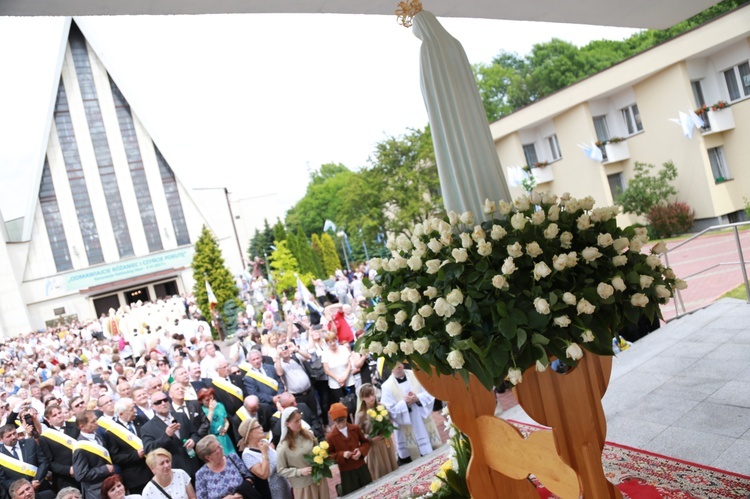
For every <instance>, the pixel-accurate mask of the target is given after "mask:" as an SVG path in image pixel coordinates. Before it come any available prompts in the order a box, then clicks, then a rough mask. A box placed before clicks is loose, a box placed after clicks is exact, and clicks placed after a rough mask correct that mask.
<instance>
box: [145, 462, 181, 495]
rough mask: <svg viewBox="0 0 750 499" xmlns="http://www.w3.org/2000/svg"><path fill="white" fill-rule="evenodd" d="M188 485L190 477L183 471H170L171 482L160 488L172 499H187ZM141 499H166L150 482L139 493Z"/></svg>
mask: <svg viewBox="0 0 750 499" xmlns="http://www.w3.org/2000/svg"><path fill="white" fill-rule="evenodd" d="M188 485H190V476H189V475H188V474H187V473H186V472H184V471H183V470H178V469H173V470H172V482H171V483H170V484H169V485H167V486H166V487H162V488H163V489H164V490H165V491H166V493H167V494H169V495H170V496H171V497H172V499H188V495H187V486H188ZM141 497H142V498H143V499H166V498H165V497H164V494H162V493H161V491H160V490H159V489H157V488H156V485H154V484H153V483H151V482H148V483H147V484H146V486H145V487H144V488H143V492H141Z"/></svg>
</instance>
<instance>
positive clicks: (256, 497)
mask: <svg viewBox="0 0 750 499" xmlns="http://www.w3.org/2000/svg"><path fill="white" fill-rule="evenodd" d="M234 458H237V459H239V457H238V456H237V454H230V455H228V456H227V461H229V462H231V463H232V464H233V465H234V467H235V468H237V471H239V473H240V476H241V477H242V483H241V484H239V485H237V486H236V487H235V488H234V489H232V494H239V495H241V496H242V499H263V498H262V497H261V495H260V492H258V491H257V489H256V488H255V484H253V480H252V478H251V477H250V475H251V473H250V472H249V471H247V469H245V470H244V471H243V470H242V468H240V467H239V466H237V463H235V462H234ZM242 466H243V467H244V466H245V463H242Z"/></svg>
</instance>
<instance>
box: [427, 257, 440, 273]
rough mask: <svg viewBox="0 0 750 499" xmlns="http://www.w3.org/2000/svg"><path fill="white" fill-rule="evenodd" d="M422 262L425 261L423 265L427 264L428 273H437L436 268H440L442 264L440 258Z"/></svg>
mask: <svg viewBox="0 0 750 499" xmlns="http://www.w3.org/2000/svg"><path fill="white" fill-rule="evenodd" d="M424 263H425V265H427V273H428V274H437V272H438V270H440V267H441V265H442V263H443V262H441V261H440V260H437V259H435V260H427V261H426V262H424Z"/></svg>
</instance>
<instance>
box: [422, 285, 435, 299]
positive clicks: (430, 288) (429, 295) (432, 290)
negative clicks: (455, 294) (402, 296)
mask: <svg viewBox="0 0 750 499" xmlns="http://www.w3.org/2000/svg"><path fill="white" fill-rule="evenodd" d="M423 294H424V295H425V296H426V297H427V298H430V299H432V298H435V297H436V296H437V289H435V287H434V286H427V289H425V290H424V293H423Z"/></svg>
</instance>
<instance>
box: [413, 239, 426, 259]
mask: <svg viewBox="0 0 750 499" xmlns="http://www.w3.org/2000/svg"><path fill="white" fill-rule="evenodd" d="M413 242H414V253H412V254H416V253H417V251H420V252H421V253H422V254H424V252H425V251H427V245H426V244H425V243H423V242H422V241H420V240H419V239H417V240H416V241H413ZM420 257H421V255H420Z"/></svg>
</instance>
